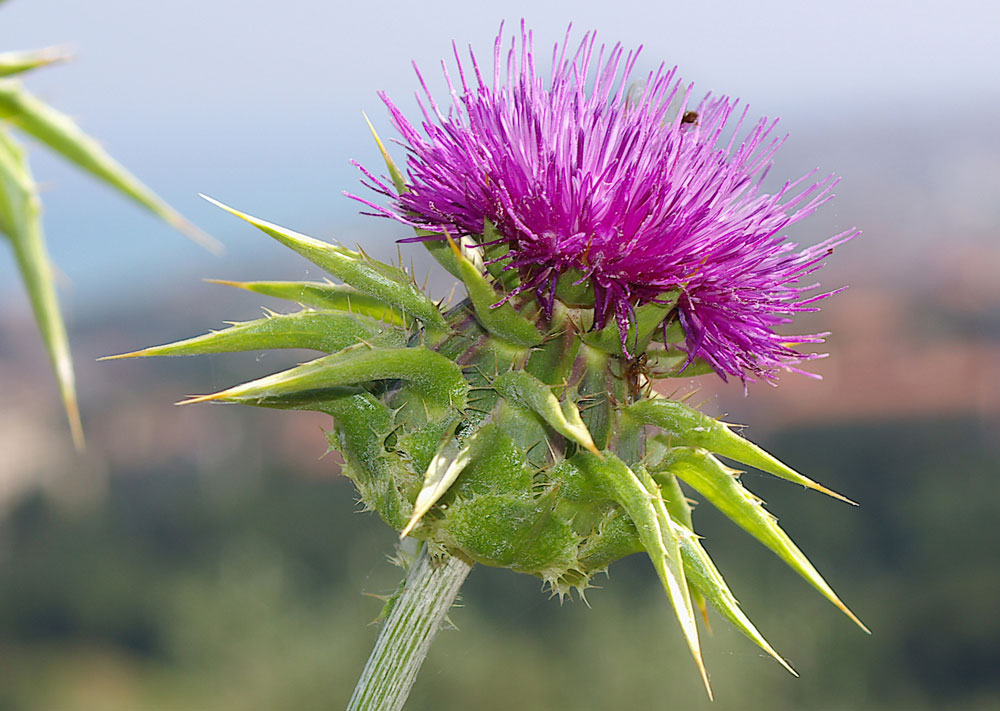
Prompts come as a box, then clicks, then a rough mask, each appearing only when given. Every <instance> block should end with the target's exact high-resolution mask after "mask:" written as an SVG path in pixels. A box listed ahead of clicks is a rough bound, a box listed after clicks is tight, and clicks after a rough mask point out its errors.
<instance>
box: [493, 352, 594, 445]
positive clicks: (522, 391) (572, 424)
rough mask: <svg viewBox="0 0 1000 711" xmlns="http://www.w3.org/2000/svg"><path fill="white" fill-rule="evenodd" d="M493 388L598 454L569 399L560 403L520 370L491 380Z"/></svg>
mask: <svg viewBox="0 0 1000 711" xmlns="http://www.w3.org/2000/svg"><path fill="white" fill-rule="evenodd" d="M493 388H494V389H495V390H496V391H497V392H498V393H500V395H501V396H502V397H503V398H504V399H505V400H508V401H510V402H513V403H515V404H516V405H520V406H521V407H524V408H527V409H528V410H531V411H532V412H534V413H535V414H536V415H538V416H539V417H540V418H542V420H543V421H544V422H546V423H547V424H548V425H549V427H551V428H552V429H554V430H555V431H556V432H558V433H559V434H561V435H562V436H564V437H566V438H567V439H570V440H572V441H574V442H576V443H577V444H579V445H580V446H581V447H584V448H586V449H588V450H590V451H591V452H593V453H594V454H595V455H596V456H597V457H601V456H602V455H601V453H600V450H598V449H597V447H596V446H594V440H593V438H592V437H591V436H590V432H589V431H588V430H587V426H586V425H585V424H583V420H582V419H581V418H580V410H579V409H578V408H577V406H576V404H575V403H573V402H572V401H571V400H569V399H566V400H564V401H563V403H562V404H560V402H559V399H558V398H557V397H556V396H555V394H554V393H553V392H552V388H551V387H550V386H548V385H546V384H545V383H543V382H542V381H541V380H539V379H538V378H536V377H535V376H533V375H531V374H530V373H526V372H524V371H523V370H512V371H510V372H507V373H504V374H503V375H501V376H500V377H499V378H497V379H496V380H494V381H493Z"/></svg>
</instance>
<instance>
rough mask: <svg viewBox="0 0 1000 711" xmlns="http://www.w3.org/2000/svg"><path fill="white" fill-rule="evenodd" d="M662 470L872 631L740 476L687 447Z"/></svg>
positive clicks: (678, 450)
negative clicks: (689, 486)
mask: <svg viewBox="0 0 1000 711" xmlns="http://www.w3.org/2000/svg"><path fill="white" fill-rule="evenodd" d="M661 466H663V467H664V469H665V471H666V472H669V473H671V474H675V475H677V476H678V477H680V478H681V479H683V480H684V481H685V482H687V483H688V484H690V485H691V487H693V488H694V489H695V491H697V492H698V493H699V494H701V495H702V496H704V497H705V498H706V499H707V500H708V501H710V502H711V503H712V505H713V506H715V508H717V509H719V511H721V512H722V513H724V514H725V515H726V516H728V517H729V518H730V519H731V520H732V521H733V522H734V523H736V524H737V525H739V526H740V527H741V528H743V529H744V530H745V531H746V532H747V533H749V534H750V535H752V536H753V537H754V538H756V539H757V540H758V541H760V542H761V543H763V544H764V545H765V546H767V547H768V548H770V549H771V550H772V551H774V553H776V554H777V555H778V557H779V558H781V559H782V560H783V561H785V563H787V564H788V566H789V567H790V568H792V570H794V571H795V572H797V573H798V574H799V575H801V576H802V577H803V578H805V579H806V580H807V581H808V582H809V583H810V584H811V585H812V586H813V587H814V588H816V589H817V590H819V592H820V593H821V594H822V595H823V596H824V597H825V598H826V599H827V600H829V601H830V602H832V603H833V604H834V605H836V606H837V607H838V608H839V609H840V610H841V611H842V612H843V613H844V614H845V615H847V616H848V617H850V618H851V619H852V620H853V621H854V622H855V623H856V624H857V625H858V626H859V627H861V629H863V630H865V631H866V632H868V631H869V630H868V628H867V627H865V626H864V624H862V622H861V620H859V619H858V618H857V617H856V616H855V615H854V613H853V612H851V611H850V610H849V609H848V608H847V606H846V605H845V604H844V603H843V602H841V600H840V598H839V597H837V595H836V593H834V592H833V589H832V588H831V587H830V586H829V585H828V584H827V582H826V580H824V579H823V577H822V576H821V575H820V574H819V571H817V570H816V568H815V567H813V565H812V563H810V562H809V559H808V558H806V556H805V555H804V554H803V553H802V551H801V550H799V548H798V547H797V546H796V545H795V544H794V543H793V542H792V539H791V538H789V537H788V534H786V533H785V532H784V531H783V530H782V529H781V527H779V526H778V521H777V519H775V518H774V516H772V515H771V514H769V513H768V512H767V511H766V510H765V509H764V506H763V502H762V501H761V500H760V499H758V498H757V497H756V496H754V495H753V494H752V493H750V491H748V490H747V489H746V488H744V487H743V485H742V484H741V483H740V481H739V478H738V475H739V472H737V471H736V470H734V469H730V468H729V467H727V466H726V465H724V464H723V463H722V462H720V461H719V460H718V459H716V458H715V457H713V456H712V455H711V454H708V453H707V452H704V451H701V450H695V449H690V448H687V447H675V448H672V449H671V450H670V453H669V455H668V456H667V458H666V459H665V460H664V462H663V464H662V465H661ZM654 476H655V477H656V478H657V479H658V480H659V475H657V474H655V473H654Z"/></svg>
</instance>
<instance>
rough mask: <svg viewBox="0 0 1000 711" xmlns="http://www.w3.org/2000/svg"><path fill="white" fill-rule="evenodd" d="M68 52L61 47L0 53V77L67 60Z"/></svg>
mask: <svg viewBox="0 0 1000 711" xmlns="http://www.w3.org/2000/svg"><path fill="white" fill-rule="evenodd" d="M69 57H70V54H69V52H68V51H66V50H65V49H63V48H61V47H46V48H45V49H31V50H27V51H23V52H0V77H7V76H12V75H14V74H20V73H21V72H26V71H29V70H31V69H37V68H38V67H44V66H46V65H48V64H54V63H55V62H64V61H66V60H67V59H69Z"/></svg>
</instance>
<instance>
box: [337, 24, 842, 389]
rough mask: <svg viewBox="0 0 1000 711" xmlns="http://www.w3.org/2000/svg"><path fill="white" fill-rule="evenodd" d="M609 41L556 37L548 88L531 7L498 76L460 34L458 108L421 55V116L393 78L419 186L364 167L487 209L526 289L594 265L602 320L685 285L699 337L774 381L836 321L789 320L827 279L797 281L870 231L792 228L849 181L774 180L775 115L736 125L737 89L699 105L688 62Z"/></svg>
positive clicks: (432, 203)
mask: <svg viewBox="0 0 1000 711" xmlns="http://www.w3.org/2000/svg"><path fill="white" fill-rule="evenodd" d="M567 40H568V34H567ZM595 48H596V44H595V36H594V34H593V33H588V34H587V35H585V36H584V38H583V40H582V42H581V43H580V45H579V47H578V48H577V50H576V52H575V53H574V54H573V55H572V56H569V55H568V54H567V43H566V42H564V43H563V44H562V45H558V44H557V45H556V46H555V48H554V50H553V55H552V79H551V81H550V82H549V85H548V87H547V88H546V86H545V84H544V82H543V80H542V78H541V77H539V76H538V74H537V73H536V70H535V56H534V50H533V42H532V35H531V33H530V32H526V31H525V29H524V25H523V23H522V27H521V36H520V42H517V41H516V40H513V41H512V42H511V44H510V47H509V49H508V50H507V52H506V54H505V53H504V52H503V32H502V28H501V33H500V35H498V37H497V39H496V43H495V45H494V57H493V59H494V71H493V76H492V82H491V83H488V82H487V81H486V80H485V79H484V77H483V75H482V73H481V70H480V66H479V64H478V62H477V61H476V58H475V56H474V54H473V53H472V51H471V49H470V52H469V54H470V66H471V69H472V75H473V77H474V80H473V81H472V82H471V83H470V77H469V76H467V75H466V71H465V67H463V64H462V61H461V59H460V57H459V54H458V50H457V48H456V49H455V59H456V63H457V65H458V69H459V75H458V84H457V85H455V84H453V82H452V79H451V77H450V76H449V75H448V72H447V69H445V77H446V79H447V81H448V86H449V89H450V94H451V98H452V103H451V105H450V107H448V111H447V114H445V113H442V111H441V109H440V108H439V107H438V105H437V104H436V103H435V101H434V99H433V97H432V95H431V93H430V91H429V90H428V89H427V86H426V84H425V83H424V81H423V78H422V77H420V74H419V72H418V78H419V79H420V83H421V85H422V87H423V91H424V96H425V97H426V102H427V103H426V106H425V105H424V104H423V103H422V102H421V109H422V110H423V114H424V116H423V121H422V122H421V123H420V128H421V129H422V131H423V133H421V132H420V131H419V130H418V129H417V128H416V127H414V125H413V124H411V123H410V122H409V121H408V120H407V119H406V117H405V116H404V115H403V113H402V112H401V111H400V110H399V108H398V107H397V106H396V105H395V104H394V103H393V102H392V100H391V99H389V97H388V96H386V95H384V94H380V96H381V98H382V99H383V101H384V102H385V104H386V106H387V107H388V109H389V113H390V115H391V117H392V121H393V123H394V124H395V125H396V127H397V129H398V130H399V131H400V134H401V135H402V139H403V143H404V145H405V146H406V147H407V148H408V151H409V153H408V158H407V167H408V190H407V192H404V193H403V194H401V195H397V194H396V193H395V191H394V190H392V189H391V188H390V187H389V186H388V185H386V183H385V181H382V180H379V179H378V178H376V177H375V176H373V175H372V174H371V173H369V172H368V171H364V174H365V176H366V177H367V179H368V181H370V182H369V183H368V185H369V187H372V188H373V189H375V190H376V191H378V192H381V193H383V194H384V195H386V196H387V197H389V198H390V200H391V206H390V208H385V207H382V206H379V205H377V204H374V203H372V202H370V201H367V200H363V199H361V198H357V199H359V200H361V202H363V203H365V204H366V205H369V206H370V207H372V208H374V209H375V210H376V214H380V215H384V216H388V217H392V218H394V219H396V220H399V221H400V222H403V223H405V224H408V225H412V226H414V227H417V228H420V229H423V230H428V231H430V232H432V233H436V234H441V235H443V234H444V233H445V232H446V231H447V232H449V233H451V234H455V233H458V234H460V235H471V236H474V237H478V236H481V235H482V233H483V225H484V222H485V221H486V220H489V221H490V222H492V223H493V224H494V225H495V226H496V228H497V230H498V232H499V234H500V235H501V237H502V239H503V241H505V242H506V243H507V245H508V246H509V247H510V253H509V262H508V263H507V265H506V266H507V268H510V269H517V270H518V271H519V273H520V276H521V286H520V289H521V290H529V289H530V290H534V291H535V292H536V293H537V295H538V298H539V302H540V303H541V304H542V305H543V306H545V305H551V303H552V298H553V296H554V289H555V283H556V279H557V277H558V276H559V275H561V274H563V273H565V272H567V271H570V270H577V271H579V272H580V273H582V274H583V275H585V276H586V277H588V278H589V281H590V284H591V286H592V288H593V291H594V301H595V326H596V327H601V326H603V325H604V324H605V323H606V322H607V321H608V320H609V319H615V320H617V321H618V322H619V324H625V323H626V322H627V321H628V320H629V318H630V317H631V314H632V313H633V309H634V308H635V306H637V305H639V304H641V303H646V302H649V301H652V300H655V299H656V298H657V297H658V296H659V295H661V294H663V293H664V292H666V291H670V290H678V291H679V292H680V294H681V296H680V300H679V302H678V314H679V318H680V321H681V325H682V326H683V328H684V332H685V335H686V343H685V346H684V348H685V349H686V350H687V352H688V355H689V357H690V358H692V359H693V358H695V357H700V358H703V359H705V360H707V361H708V362H709V363H711V365H712V366H713V367H714V368H715V370H716V371H717V372H718V373H719V375H720V376H722V377H723V378H725V377H726V376H727V374H728V375H735V376H737V377H740V378H743V379H744V380H746V379H753V378H754V376H757V377H763V378H764V379H768V380H770V379H773V376H774V374H775V372H776V370H777V369H778V368H781V367H784V368H788V369H792V368H790V366H791V365H793V364H795V363H798V362H800V361H802V360H803V359H807V358H812V357H815V356H814V355H812V354H802V353H800V352H798V351H797V350H796V349H795V348H794V347H793V344H801V343H810V344H811V343H819V342H821V340H822V338H821V336H820V335H810V336H783V335H779V334H777V333H775V331H774V328H775V327H776V326H780V325H782V324H785V323H788V322H790V320H791V319H790V317H791V316H792V315H793V314H795V313H797V312H800V311H809V310H814V307H813V306H811V304H812V303H813V302H815V301H816V300H817V299H819V298H823V297H824V296H827V295H828V294H821V295H819V296H812V297H808V298H807V297H806V296H804V293H805V292H806V291H807V290H809V289H812V288H814V287H812V286H800V285H799V281H800V279H801V278H802V277H804V276H805V275H807V274H810V273H812V272H813V271H815V270H816V269H818V268H819V267H820V266H822V260H823V258H824V257H825V256H826V255H827V254H828V253H829V252H830V251H831V250H832V249H833V247H834V246H836V245H837V244H840V243H842V242H844V241H846V240H848V239H850V238H851V237H853V236H854V235H855V234H856V232H855V231H849V232H845V233H843V234H840V235H837V236H835V237H832V238H830V239H828V240H826V241H825V242H823V243H821V244H819V245H816V246H813V247H810V248H806V249H803V250H798V247H797V245H795V244H793V243H790V242H788V241H787V240H786V239H785V237H784V236H782V234H781V232H782V231H783V230H785V229H786V228H787V227H788V226H789V225H791V224H793V223H795V222H798V221H799V220H801V219H803V218H805V217H807V216H808V215H810V214H811V213H812V212H814V211H815V210H816V208H817V207H819V206H820V205H821V204H822V203H824V202H825V201H826V200H828V199H830V198H831V197H832V194H831V189H832V188H833V186H834V184H835V183H836V180H835V179H834V178H833V176H828V177H826V178H823V179H821V180H813V174H812V173H810V174H808V175H806V176H803V177H802V178H800V179H799V180H797V181H790V182H787V183H785V185H784V186H783V187H782V188H781V189H780V190H778V191H777V192H776V193H774V194H768V193H766V192H763V191H762V189H761V182H762V181H763V179H764V176H765V174H766V173H767V171H768V169H769V168H770V166H771V160H772V158H773V156H774V154H775V152H776V151H777V149H778V148H779V147H780V145H781V144H782V143H783V141H784V138H782V137H776V136H774V135H773V132H774V128H775V124H776V123H777V122H776V121H769V120H768V119H766V118H762V119H760V120H759V121H757V122H756V123H755V124H754V125H753V126H752V127H751V128H750V129H749V131H748V132H746V133H745V134H743V123H744V121H745V119H746V116H747V110H746V108H744V109H743V110H742V111H741V112H740V113H739V114H738V116H736V118H735V126H733V127H732V128H731V129H730V128H728V127H729V125H730V123H731V121H732V119H733V118H734V114H735V113H736V109H737V102H736V101H731V100H730V99H729V98H727V97H725V96H721V97H712V96H706V97H705V98H704V99H702V100H701V102H700V103H698V104H697V106H696V107H695V108H694V109H693V112H692V111H691V110H689V98H690V93H691V87H690V86H688V87H683V86H682V84H681V81H680V79H678V78H677V77H676V69H670V70H666V69H665V68H664V67H663V66H661V67H660V68H659V69H657V70H656V71H653V72H650V73H649V74H648V75H647V76H646V77H645V81H644V83H641V84H630V76H631V74H632V73H633V69H634V66H635V63H636V59H637V57H638V55H639V50H636V51H634V52H629V53H627V54H626V53H625V52H624V50H623V49H622V47H621V46H620V45H615V46H614V47H612V48H611V49H610V50H606V48H605V47H604V46H601V47H599V48H596V57H595ZM640 49H641V48H640ZM503 77H505V78H503ZM630 86H631V87H632V88H629V87H630ZM419 101H420V97H419V96H418V102H419ZM428 107H429V108H428ZM725 135H728V140H724V136H725ZM741 135H742V138H740V136H741ZM362 170H363V169H362ZM352 197H353V196H352ZM622 330H623V333H624V329H622Z"/></svg>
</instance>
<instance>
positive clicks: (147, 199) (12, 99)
mask: <svg viewBox="0 0 1000 711" xmlns="http://www.w3.org/2000/svg"><path fill="white" fill-rule="evenodd" d="M0 119H2V120H6V121H8V122H9V123H11V124H12V125H14V126H17V127H18V128H19V129H21V130H22V131H24V132H25V133H28V134H30V135H32V136H34V137H35V138H36V139H38V140H39V141H41V142H42V143H44V144H45V145H47V146H48V147H49V148H51V149H52V150H54V151H56V152H58V153H60V154H62V156H63V157H64V158H66V159H67V160H69V161H72V162H73V163H76V164H77V165H78V166H79V167H81V168H83V169H84V170H86V171H87V172H88V173H90V174H91V175H93V176H94V177H96V178H99V179H100V180H103V181H104V182H105V183H107V184H108V185H110V186H111V187H113V188H115V189H116V190H118V191H119V192H121V193H123V194H124V195H127V196H128V197H130V198H131V199H132V200H134V201H135V202H137V203H138V204H140V205H142V206H143V207H144V208H146V209H147V210H149V211H151V212H152V213H153V214H155V215H157V216H158V217H160V218H162V219H163V220H165V221H166V222H167V223H168V224H169V225H171V226H172V227H174V228H175V229H177V230H179V231H181V232H183V233H184V234H186V235H187V236H188V237H190V238H191V239H193V240H194V241H196V242H198V243H200V244H201V245H202V246H204V247H206V248H208V249H210V250H211V251H213V252H219V251H221V249H222V245H221V244H219V243H218V242H217V241H216V240H214V239H213V238H212V237H210V236H209V235H207V234H205V233H204V232H202V231H201V230H199V229H198V228H197V227H195V226H194V225H192V224H191V223H190V222H188V221H187V220H185V219H184V218H183V217H182V216H181V215H180V214H179V213H178V212H177V211H176V210H174V209H173V208H172V207H170V206H169V205H168V204H167V203H165V202H164V201H163V200H161V199H160V198H159V197H158V196H157V195H156V194H155V193H154V192H153V191H152V190H150V189H149V188H147V187H146V186H145V185H143V184H142V183H141V182H140V181H139V179H138V178H136V177H135V176H134V175H132V174H131V173H130V172H129V171H127V170H126V169H125V168H124V167H123V166H122V165H121V164H120V163H118V161H116V160H115V159H114V158H112V157H111V156H110V155H108V154H107V152H105V150H104V149H103V148H101V146H100V145H99V144H98V143H97V141H95V140H94V139H93V138H91V137H90V136H88V135H87V134H85V133H84V132H83V131H81V130H80V128H79V127H78V126H77V125H76V123H75V122H74V121H73V120H72V119H71V118H70V117H69V116H66V115H65V114H63V113H61V112H59V111H56V110H55V109H53V108H52V107H50V106H47V105H46V104H44V103H43V102H41V101H39V100H38V99H36V98H35V97H34V96H32V95H31V94H29V93H28V92H27V91H25V90H24V89H23V88H22V87H21V85H20V84H19V83H17V82H15V81H12V80H9V79H0Z"/></svg>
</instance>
